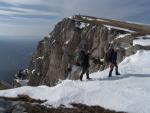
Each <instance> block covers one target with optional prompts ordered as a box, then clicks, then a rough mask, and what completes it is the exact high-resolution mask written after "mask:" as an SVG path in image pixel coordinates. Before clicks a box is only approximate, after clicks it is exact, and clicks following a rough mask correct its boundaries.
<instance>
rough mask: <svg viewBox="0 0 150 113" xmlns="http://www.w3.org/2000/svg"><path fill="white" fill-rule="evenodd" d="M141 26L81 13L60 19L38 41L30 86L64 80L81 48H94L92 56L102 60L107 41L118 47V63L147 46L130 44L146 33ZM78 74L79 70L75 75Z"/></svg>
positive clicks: (30, 68) (92, 66) (30, 73)
mask: <svg viewBox="0 0 150 113" xmlns="http://www.w3.org/2000/svg"><path fill="white" fill-rule="evenodd" d="M122 26H124V28H123V27H122ZM142 27H143V26H142ZM140 28H141V27H140V25H135V24H127V23H124V22H120V21H114V20H108V19H100V18H95V17H88V16H81V15H76V16H73V17H71V18H65V19H63V20H62V21H61V22H59V23H58V24H57V25H56V26H55V28H54V30H53V31H52V32H51V33H50V34H49V35H48V36H46V37H45V38H44V39H43V40H41V41H40V42H39V44H38V47H37V51H36V52H35V53H34V54H33V57H32V60H31V62H30V65H29V68H28V70H29V72H28V74H29V85H33V86H36V85H42V84H46V85H50V86H51V85H54V84H55V83H57V82H58V81H59V79H61V80H62V79H66V78H67V77H68V73H67V67H68V65H73V64H74V63H75V56H76V53H77V51H79V50H81V49H84V50H88V49H93V52H92V57H93V58H100V59H103V58H104V54H105V51H106V50H107V48H108V45H109V43H113V44H114V46H115V47H117V48H119V51H118V52H119V54H118V62H120V61H122V60H123V59H124V57H125V56H128V55H131V54H133V53H135V52H136V51H137V50H139V49H141V48H142V49H150V47H143V46H140V47H139V46H138V45H133V40H134V39H136V37H137V36H140V35H146V34H149V31H148V30H143V31H142V30H140ZM144 28H145V27H143V29H144ZM146 28H147V27H146ZM148 29H149V28H148ZM139 31H142V32H139ZM90 65H91V66H90V72H94V71H97V70H99V67H98V66H97V65H96V64H95V63H93V62H92V61H91V62H90ZM78 75H79V72H77V73H75V75H74V76H78Z"/></svg>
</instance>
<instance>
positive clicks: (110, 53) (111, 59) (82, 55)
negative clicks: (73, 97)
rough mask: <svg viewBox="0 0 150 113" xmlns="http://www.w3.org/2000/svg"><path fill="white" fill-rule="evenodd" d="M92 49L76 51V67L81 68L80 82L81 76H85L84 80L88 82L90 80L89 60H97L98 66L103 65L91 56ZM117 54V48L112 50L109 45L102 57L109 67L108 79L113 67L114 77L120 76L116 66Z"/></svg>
mask: <svg viewBox="0 0 150 113" xmlns="http://www.w3.org/2000/svg"><path fill="white" fill-rule="evenodd" d="M92 52H93V51H92V49H89V50H87V51H85V50H80V51H78V54H79V55H78V58H77V59H76V63H75V65H76V66H80V67H81V70H82V71H81V74H80V81H82V79H83V75H84V74H86V79H88V80H90V79H91V78H90V77H89V67H90V60H93V61H94V60H95V61H96V60H97V61H99V62H98V63H99V64H104V63H101V61H100V59H99V58H98V59H95V58H93V57H92V56H91V54H92ZM117 52H118V48H114V47H113V45H109V47H108V49H107V50H106V53H105V56H104V62H105V63H106V64H107V65H108V66H109V68H110V70H109V74H108V77H111V76H112V72H113V69H114V67H115V73H116V75H120V73H119V72H118V65H117ZM69 70H70V71H71V68H70V67H69Z"/></svg>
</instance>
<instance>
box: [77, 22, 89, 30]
mask: <svg viewBox="0 0 150 113" xmlns="http://www.w3.org/2000/svg"><path fill="white" fill-rule="evenodd" d="M86 26H87V24H86V23H83V22H76V24H75V27H77V28H80V29H83V28H85V27H86Z"/></svg>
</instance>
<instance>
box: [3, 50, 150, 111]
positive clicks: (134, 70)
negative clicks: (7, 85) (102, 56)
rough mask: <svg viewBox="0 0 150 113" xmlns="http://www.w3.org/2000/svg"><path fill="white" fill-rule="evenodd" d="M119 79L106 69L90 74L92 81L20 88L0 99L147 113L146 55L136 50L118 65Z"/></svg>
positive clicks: (149, 59)
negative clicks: (28, 99)
mask: <svg viewBox="0 0 150 113" xmlns="http://www.w3.org/2000/svg"><path fill="white" fill-rule="evenodd" d="M119 70H120V72H121V73H122V75H120V76H115V75H114V73H113V77H111V78H108V77H107V75H108V69H106V70H104V71H102V72H96V73H93V74H90V77H91V78H94V80H92V81H86V80H85V79H84V80H85V81H82V82H80V81H78V80H77V81H72V80H64V81H62V83H59V84H58V85H56V86H54V87H47V86H38V87H30V86H24V87H20V88H15V89H10V90H3V91H0V96H5V97H16V96H17V95H19V94H23V95H29V96H30V97H32V98H35V99H41V100H45V99H46V100H48V101H47V102H46V103H44V105H53V106H56V107H57V106H59V105H60V104H64V105H69V103H83V104H87V105H100V106H102V107H105V108H109V109H113V110H117V111H126V112H131V113H149V111H150V85H149V83H150V51H145V50H140V51H138V52H137V53H136V54H135V55H132V56H130V57H127V58H125V59H124V60H123V62H121V63H120V64H119Z"/></svg>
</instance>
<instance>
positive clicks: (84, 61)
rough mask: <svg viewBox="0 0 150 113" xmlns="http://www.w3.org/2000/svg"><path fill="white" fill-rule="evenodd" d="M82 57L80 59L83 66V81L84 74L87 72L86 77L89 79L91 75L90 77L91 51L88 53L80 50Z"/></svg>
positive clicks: (81, 75)
mask: <svg viewBox="0 0 150 113" xmlns="http://www.w3.org/2000/svg"><path fill="white" fill-rule="evenodd" d="M80 57H81V60H80V66H81V68H82V72H81V74H80V81H82V78H83V74H85V73H86V78H87V79H88V80H89V79H90V77H89V67H90V64H89V57H90V51H88V52H87V53H86V52H85V51H83V50H81V51H80Z"/></svg>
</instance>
